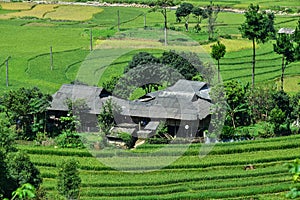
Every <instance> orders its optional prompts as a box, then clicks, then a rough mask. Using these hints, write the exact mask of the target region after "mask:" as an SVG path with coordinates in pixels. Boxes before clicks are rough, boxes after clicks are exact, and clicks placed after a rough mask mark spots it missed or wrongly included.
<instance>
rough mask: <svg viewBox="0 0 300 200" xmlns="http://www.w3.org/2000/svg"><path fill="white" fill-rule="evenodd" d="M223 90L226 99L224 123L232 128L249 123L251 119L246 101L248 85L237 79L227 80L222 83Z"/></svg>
mask: <svg viewBox="0 0 300 200" xmlns="http://www.w3.org/2000/svg"><path fill="white" fill-rule="evenodd" d="M224 91H225V98H226V101H227V114H226V119H225V125H227V126H232V127H233V128H236V127H238V126H247V125H249V124H250V123H251V119H250V114H249V110H250V109H249V105H248V102H247V97H248V95H247V94H248V85H246V86H244V85H242V84H241V83H240V82H238V81H228V82H225V83H224Z"/></svg>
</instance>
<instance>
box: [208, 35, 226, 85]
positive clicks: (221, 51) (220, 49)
mask: <svg viewBox="0 0 300 200" xmlns="http://www.w3.org/2000/svg"><path fill="white" fill-rule="evenodd" d="M225 53H226V46H225V45H224V44H222V43H220V41H218V42H217V44H214V45H213V46H212V50H211V56H212V57H213V59H216V60H217V61H218V81H219V82H220V59H221V58H223V57H224V55H225Z"/></svg>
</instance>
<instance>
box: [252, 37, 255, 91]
mask: <svg viewBox="0 0 300 200" xmlns="http://www.w3.org/2000/svg"><path fill="white" fill-rule="evenodd" d="M252 44H253V58H252V89H253V88H254V84H255V38H253V39H252Z"/></svg>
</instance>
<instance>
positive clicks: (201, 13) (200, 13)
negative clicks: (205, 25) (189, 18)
mask: <svg viewBox="0 0 300 200" xmlns="http://www.w3.org/2000/svg"><path fill="white" fill-rule="evenodd" d="M192 13H193V15H194V17H195V18H196V20H197V24H196V26H195V30H196V33H198V32H199V31H200V30H201V27H200V24H201V21H202V19H206V18H207V17H208V16H207V13H206V12H205V10H204V9H202V8H199V7H194V8H193V10H192Z"/></svg>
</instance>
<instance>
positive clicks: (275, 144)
mask: <svg viewBox="0 0 300 200" xmlns="http://www.w3.org/2000/svg"><path fill="white" fill-rule="evenodd" d="M299 140H300V136H299V135H295V136H288V137H280V138H271V139H264V140H257V141H243V142H235V143H224V144H222V143H220V144H216V145H215V147H214V148H213V149H212V152H211V153H210V154H208V155H207V156H206V157H204V158H201V159H200V158H199V157H198V156H194V155H189V154H191V153H192V152H194V151H195V150H199V149H200V145H201V144H192V145H191V146H190V148H189V149H188V150H187V151H186V154H185V155H184V156H182V157H180V158H179V159H177V160H176V161H175V162H174V163H171V164H170V165H169V166H167V167H165V168H164V169H160V170H156V171H152V172H143V173H141V172H140V173H134V171H133V172H131V173H126V172H122V171H117V170H113V169H110V168H109V167H107V166H105V165H104V164H103V163H101V162H103V160H101V159H100V161H99V160H97V159H96V158H94V157H90V155H89V154H87V153H88V152H87V151H86V150H85V149H81V150H78V149H55V148H53V147H42V146H30V145H24V144H23V145H18V147H19V148H21V149H22V150H25V151H26V150H27V152H28V153H29V155H30V158H31V160H32V161H33V162H34V163H35V164H36V165H37V166H38V168H39V169H40V171H41V173H42V177H43V185H42V186H43V188H45V189H46V191H47V192H48V195H49V196H50V197H51V196H52V197H53V196H55V195H56V176H57V173H58V170H57V167H56V166H57V164H59V163H60V162H63V161H64V160H66V159H68V158H70V157H72V158H74V159H76V160H77V161H78V162H79V168H80V170H79V171H80V177H81V179H82V186H81V192H80V194H81V197H80V198H81V199H107V198H109V199H153V198H154V199H158V198H159V199H183V198H185V199H186V198H188V199H214V198H218V199H236V198H237V199H245V198H248V197H249V198H250V197H251V198H254V199H264V198H265V197H269V198H271V197H277V196H280V197H283V196H284V193H286V191H288V190H289V187H290V185H291V175H290V174H289V173H288V169H287V168H286V167H285V166H284V163H286V162H290V161H292V160H293V159H294V158H296V157H297V156H299V146H297V145H295V146H294V147H293V146H290V147H287V146H286V147H284V145H290V144H299ZM155 146H157V147H159V146H160V147H161V146H162V145H153V146H152V145H146V144H145V145H142V146H140V147H139V148H138V149H137V150H134V151H137V152H136V153H141V152H140V151H141V150H147V149H151V148H153V147H155ZM178 147H180V145H179V144H176V145H172V146H171V148H169V150H170V149H174V150H176V149H177V148H178ZM262 148H265V149H262ZM240 150H241V151H240ZM129 151H132V150H128V153H130V152H129ZM150 151H151V150H150ZM163 151H164V153H167V154H168V153H169V152H168V151H167V150H163ZM124 152H125V153H126V152H127V151H124ZM192 154H193V153H192ZM165 158H166V157H165V156H162V155H158V156H157V157H156V159H157V161H156V162H149V163H144V162H143V165H147V166H148V168H149V169H150V168H151V167H155V166H157V165H159V163H160V162H162V161H163V160H164V159H165ZM120 159H125V158H120ZM127 159H129V160H131V162H133V161H134V160H135V159H136V157H132V156H129V157H128V158H127ZM137 162H141V160H140V161H137ZM247 164H253V165H254V166H255V169H254V170H249V171H245V170H244V165H247Z"/></svg>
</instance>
